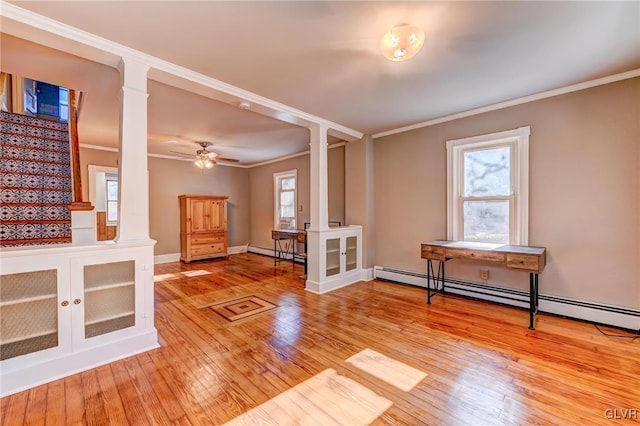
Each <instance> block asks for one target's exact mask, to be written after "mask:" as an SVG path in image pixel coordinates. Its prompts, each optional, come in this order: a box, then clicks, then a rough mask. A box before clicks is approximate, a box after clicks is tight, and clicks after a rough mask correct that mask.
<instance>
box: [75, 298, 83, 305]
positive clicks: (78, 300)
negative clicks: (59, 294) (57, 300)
mask: <svg viewBox="0 0 640 426" xmlns="http://www.w3.org/2000/svg"><path fill="white" fill-rule="evenodd" d="M80 303H82V300H80V299H75V300H74V301H73V304H74V305H79V304H80Z"/></svg>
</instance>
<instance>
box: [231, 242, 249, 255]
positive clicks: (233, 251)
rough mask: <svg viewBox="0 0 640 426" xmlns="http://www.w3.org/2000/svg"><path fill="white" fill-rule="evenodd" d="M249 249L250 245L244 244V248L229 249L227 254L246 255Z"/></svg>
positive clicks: (234, 247)
mask: <svg viewBox="0 0 640 426" xmlns="http://www.w3.org/2000/svg"><path fill="white" fill-rule="evenodd" d="M247 247H249V244H244V245H242V246H233V247H228V248H227V253H228V254H239V253H246V252H247Z"/></svg>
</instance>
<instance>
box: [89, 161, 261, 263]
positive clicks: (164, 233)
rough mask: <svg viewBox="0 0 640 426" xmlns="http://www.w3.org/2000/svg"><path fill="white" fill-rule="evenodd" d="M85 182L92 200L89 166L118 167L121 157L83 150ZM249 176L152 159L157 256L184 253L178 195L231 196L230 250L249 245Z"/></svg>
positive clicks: (151, 221)
mask: <svg viewBox="0 0 640 426" xmlns="http://www.w3.org/2000/svg"><path fill="white" fill-rule="evenodd" d="M80 158H81V163H82V164H81V167H82V174H83V175H82V182H83V188H82V189H83V192H84V194H85V199H86V200H88V199H89V197H88V195H87V194H88V182H89V180H88V177H87V174H88V172H87V165H88V164H96V165H101V166H113V167H116V166H117V160H118V154H117V153H113V152H107V151H98V150H92V149H81V151H80ZM248 187H249V173H248V170H247V169H243V168H238V167H226V166H216V167H214V168H213V169H212V170H207V171H205V172H204V173H202V172H201V170H200V169H198V168H197V167H195V166H194V165H193V163H191V162H188V161H176V160H167V159H161V158H153V157H150V158H149V234H150V236H151V238H153V239H154V240H156V241H157V243H156V246H155V250H154V251H155V255H161V254H171V253H178V252H180V208H179V204H178V195H181V194H211V195H228V196H229V200H228V215H227V216H228V217H227V220H228V233H229V246H239V245H244V244H247V243H248V242H249V211H250V207H249V192H248Z"/></svg>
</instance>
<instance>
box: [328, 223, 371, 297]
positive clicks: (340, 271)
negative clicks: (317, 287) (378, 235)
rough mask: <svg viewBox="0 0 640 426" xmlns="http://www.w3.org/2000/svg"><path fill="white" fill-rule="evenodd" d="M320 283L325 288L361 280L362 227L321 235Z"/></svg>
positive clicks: (333, 230) (343, 228)
mask: <svg viewBox="0 0 640 426" xmlns="http://www.w3.org/2000/svg"><path fill="white" fill-rule="evenodd" d="M321 248H322V249H324V253H321V255H320V270H321V276H320V279H321V283H322V284H326V285H327V288H332V287H333V286H335V285H338V286H340V285H342V284H344V283H352V282H356V281H359V280H360V279H361V270H362V227H361V226H357V225H352V226H343V227H338V228H332V229H331V230H330V231H325V232H323V233H322V234H321Z"/></svg>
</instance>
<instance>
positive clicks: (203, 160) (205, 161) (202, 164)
mask: <svg viewBox="0 0 640 426" xmlns="http://www.w3.org/2000/svg"><path fill="white" fill-rule="evenodd" d="M194 164H195V165H196V166H198V167H199V168H201V169H210V168H212V167H213V165H214V164H215V163H214V162H213V161H211V159H210V158H209V157H207V154H205V153H204V152H200V151H198V153H197V154H196V161H195V162H194Z"/></svg>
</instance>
